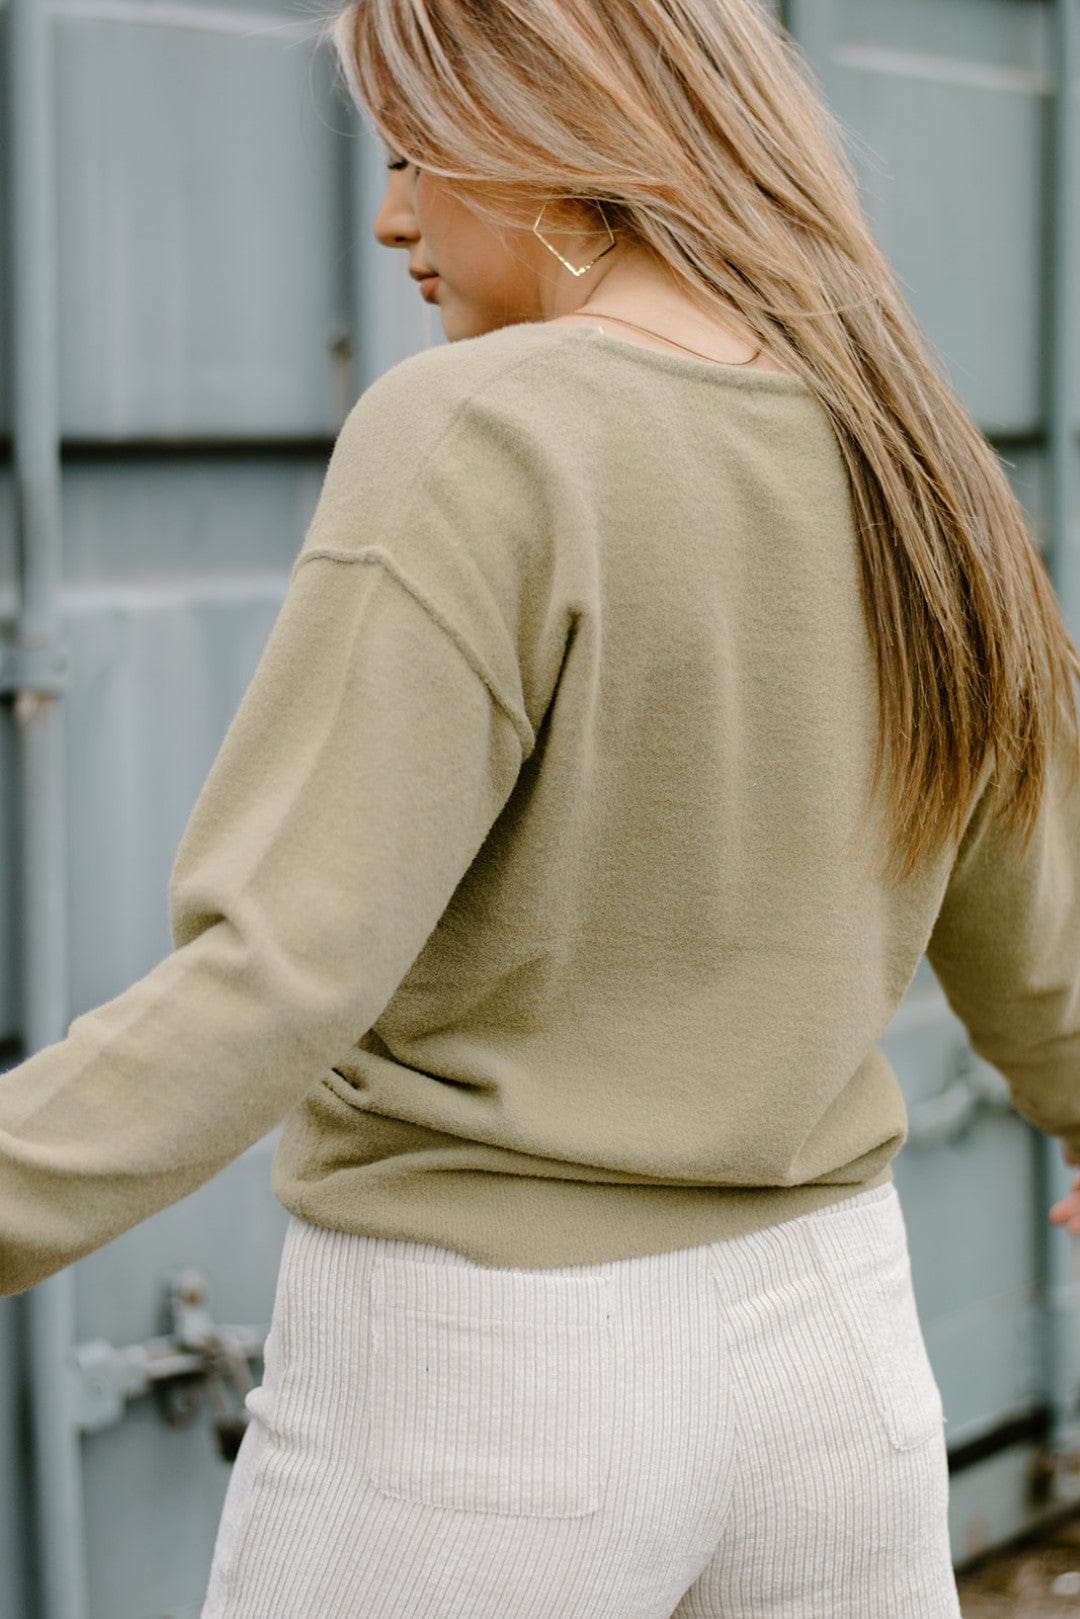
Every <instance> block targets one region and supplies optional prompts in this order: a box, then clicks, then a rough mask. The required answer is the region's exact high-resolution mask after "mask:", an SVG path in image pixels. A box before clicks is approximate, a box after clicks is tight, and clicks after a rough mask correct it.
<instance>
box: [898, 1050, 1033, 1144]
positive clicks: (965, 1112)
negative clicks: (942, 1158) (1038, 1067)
mask: <svg viewBox="0 0 1080 1619" xmlns="http://www.w3.org/2000/svg"><path fill="white" fill-rule="evenodd" d="M1011 1108H1012V1102H1011V1099H1010V1093H1009V1087H1008V1084H1007V1083H1006V1081H1005V1080H1004V1078H1003V1077H1002V1076H1001V1075H1000V1074H999V1073H998V1072H997V1070H996V1069H994V1068H991V1067H990V1065H989V1064H988V1063H984V1062H982V1061H980V1060H979V1059H978V1058H977V1057H976V1056H975V1053H974V1052H973V1051H972V1050H971V1048H970V1046H969V1045H968V1043H967V1041H966V1040H958V1041H957V1042H956V1043H955V1044H954V1046H953V1049H952V1051H951V1053H950V1055H949V1060H948V1062H947V1065H946V1083H945V1084H944V1085H943V1086H942V1088H941V1090H940V1091H937V1092H935V1094H934V1095H933V1096H925V1097H923V1098H921V1100H920V1101H918V1102H915V1103H913V1104H912V1105H911V1106H910V1107H909V1108H908V1142H909V1143H910V1144H911V1145H913V1146H921V1147H925V1146H939V1145H941V1144H943V1143H949V1142H953V1141H957V1140H959V1139H960V1138H961V1137H962V1136H963V1135H965V1134H966V1133H967V1131H969V1130H970V1129H971V1128H972V1127H973V1125H974V1124H975V1122H976V1120H977V1118H978V1116H979V1115H980V1114H981V1113H982V1112H984V1111H986V1110H988V1109H989V1110H991V1111H996V1112H1001V1113H1007V1112H1009V1111H1010V1110H1011Z"/></svg>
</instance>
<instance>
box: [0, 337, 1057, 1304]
mask: <svg viewBox="0 0 1080 1619" xmlns="http://www.w3.org/2000/svg"><path fill="white" fill-rule="evenodd" d="M876 726H877V697H876V681H875V674H874V667H873V659H872V652H871V646H870V641H869V635H868V631H867V627H866V624H865V620H864V616H863V609H862V603H861V595H860V588H859V567H858V549H857V538H856V534H855V529H854V519H853V514H852V507H851V497H850V488H849V485H848V481H847V475H846V471H845V469H844V465H843V461H842V457H841V454H840V449H839V445H838V443H837V441H836V438H835V435H834V433H833V430H832V427H831V424H830V422H829V420H828V417H827V415H826V413H825V411H824V410H823V408H822V407H821V406H820V404H819V402H818V401H817V400H816V398H815V397H814V395H813V393H812V392H811V390H810V389H809V388H808V387H807V386H806V385H805V384H804V383H803V382H802V381H801V379H799V378H797V377H794V376H791V375H788V374H781V373H776V372H769V371H763V370H746V369H739V368H735V367H727V366H722V365H716V364H710V363H708V362H707V361H704V360H697V359H694V358H692V357H690V356H683V355H681V354H675V353H668V352H662V351H659V350H654V349H646V348H643V347H641V346H640V345H638V344H635V343H632V342H629V341H627V340H625V339H623V338H616V337H612V336H610V335H609V334H607V333H604V332H601V331H599V330H596V329H593V328H589V327H582V328H573V327H565V326H562V327H557V328H553V327H550V326H548V325H546V324H545V323H543V322H538V323H526V324H522V325H515V326H510V327H504V328H501V329H498V330H496V331H493V332H490V333H487V334H484V335H482V336H480V337H477V338H471V339H466V340H463V341H459V342H457V343H452V344H443V345H440V346H437V347H435V348H432V349H429V350H425V351H423V352H421V353H419V354H416V355H413V356H410V357H409V358H407V359H406V360H404V361H402V362H400V363H399V364H397V365H395V366H393V367H392V368H391V369H390V370H388V371H387V372H386V373H385V374H384V375H383V376H381V377H380V378H379V379H378V380H377V381H376V382H375V383H374V384H373V385H372V386H371V387H369V388H368V389H366V390H365V392H364V393H363V395H362V396H361V398H360V399H359V400H358V402H357V403H356V404H355V405H354V407H353V409H352V410H351V411H350V413H349V415H348V418H347V420H346V421H345V423H344V426H343V427H342V430H341V432H340V435H339V437H338V441H337V443H336V445H335V448H334V452H333V455H332V456H331V459H330V463H329V466H328V468H327V472H326V476H325V479H324V483H323V487H322V491H321V495H320V498H319V501H318V504H317V507H316V510H315V513H314V516H313V518H312V520H311V523H310V525H309V528H308V531H307V533H306V535H305V536H304V538H303V541H302V544H301V546H300V549H299V554H298V556H297V559H296V563H295V567H294V570H293V573H292V577H291V580H290V585H289V589H288V592H287V595H286V598H285V601H284V603H283V606H282V609H281V612H280V614H279V616H278V619H277V621H276V623H275V626H274V628H273V630H272V632H271V635H270V637H269V640H268V642H267V645H266V647H265V650H264V653H263V656H262V658H261V660H260V662H259V665H258V667H257V670H256V672H255V674H254V677H253V679H252V681H251V684H250V686H249V688H248V690H247V692H246V694H245V696H244V698H243V701H242V703H241V705H240V707H239V709H238V711H237V713H236V715H235V717H234V719H233V722H232V724H231V726H230V727H229V730H228V732H227V734H226V736H225V739H224V741H223V743H222V746H221V749H220V751H219V753H218V756H217V758H216V760H215V762H214V764H213V767H212V769H211V772H210V774H209V776H208V778H207V781H206V783H205V786H204V788H203V790H202V792H201V794H200V796H199V798H198V801H197V803H196V805H195V807H194V810H193V811H192V814H191V817H190V819H189V821H188V824H187V827H186V829H185V832H184V835H183V838H182V841H181V844H180V847H179V850H178V852H177V855H176V860H175V864H174V867H173V871H172V876H171V880H170V884H169V895H168V898H169V906H170V920H171V926H172V938H173V945H174V948H173V950H172V951H171V953H170V954H168V955H167V956H166V957H165V958H164V959H163V960H162V961H161V962H160V963H159V964H158V965H157V966H155V967H154V968H153V969H152V970H151V971H150V972H148V973H147V974H146V975H145V976H144V977H143V978H141V979H140V980H139V981H138V982H137V983H136V984H135V985H133V986H132V987H131V988H129V989H127V990H126V991H125V992H124V993H122V994H121V995H119V996H117V997H116V998H115V999H113V1000H110V1001H109V1002H107V1003H106V1004H105V1005H103V1006H100V1007H98V1008H96V1009H94V1010H91V1011H89V1012H86V1013H84V1014H82V1015H80V1016H78V1017H76V1018H75V1020H74V1021H73V1022H72V1024H71V1026H70V1029H69V1031H68V1034H67V1036H66V1038H65V1039H64V1040H61V1041H59V1042H57V1043H56V1044H54V1045H51V1046H49V1047H47V1048H45V1049H44V1050H42V1051H40V1052H38V1053H36V1054H35V1055H33V1056H31V1057H30V1058H29V1059H28V1060H27V1061H25V1062H23V1063H21V1064H19V1065H18V1066H17V1067H15V1068H13V1069H12V1070H10V1071H9V1072H8V1073H7V1074H6V1075H4V1076H3V1078H2V1080H0V1292H4V1293H13V1292H19V1291H21V1290H23V1289H25V1288H28V1287H30V1286H31V1285H33V1284H34V1283H36V1282H38V1281H40V1280H41V1279H42V1278H44V1277H46V1276H48V1275H50V1274H51V1273H53V1272H55V1271H56V1270H58V1269H60V1268H61V1267H62V1266H64V1265H67V1264H69V1263H70V1262H71V1261H73V1260H75V1259H78V1258H79V1257H81V1256H82V1255H84V1254H87V1253H89V1252H91V1251H92V1250H93V1249H95V1248H97V1247H99V1246H100V1245H101V1244H103V1243H105V1242H107V1241H109V1240H110V1239H111V1238H113V1237H115V1236H117V1235H119V1234H120V1233H121V1232H123V1231H125V1230H126V1229H128V1228H129V1227H131V1226H133V1225H135V1224H136V1223H138V1222H139V1221H141V1220H143V1219H145V1218H146V1217H147V1216H149V1215H151V1214H153V1213H154V1212H156V1211H157V1210H159V1209H162V1208H164V1207H166V1206H167V1205H169V1204H171V1203H174V1202H176V1201H177V1200H179V1199H180V1198H182V1197H184V1196H185V1195H187V1194H188V1193H190V1192H192V1191H193V1190H195V1188H197V1187H198V1186H200V1185H202V1184H203V1183H204V1182H206V1181H207V1180H209V1179H210V1177H211V1176H213V1175H215V1174H217V1173H218V1172H219V1171H220V1170H221V1169H223V1168H224V1167H225V1166H226V1165H227V1164H228V1163H230V1162H231V1161H232V1160H233V1159H235V1158H236V1157H237V1156H238V1155H239V1154H240V1153H241V1152H243V1151H244V1150H245V1149H246V1148H247V1147H249V1146H251V1145H252V1144H253V1143H254V1142H256V1141H257V1140H259V1139H260V1138H261V1137H262V1136H264V1135H265V1134H267V1133H268V1132H269V1131H271V1130H272V1129H274V1128H275V1127H276V1126H278V1125H281V1126H282V1129H281V1134H280V1138H279V1140H278V1143H277V1146H276V1153H275V1158H274V1164H273V1188H274V1191H275V1193H276V1195H277V1197H278V1198H279V1199H280V1201H281V1203H282V1204H283V1205H284V1206H285V1208H286V1209H288V1210H290V1211H291V1212H292V1213H294V1214H296V1215H298V1216H299V1217H301V1218H302V1219H304V1220H306V1221H309V1222H312V1223H314V1224H317V1225H322V1226H325V1227H329V1228H332V1229H337V1230H340V1231H343V1232H353V1233H357V1234H368V1235H372V1236H379V1237H384V1238H398V1239H401V1240H414V1241H422V1242H430V1243H438V1244H440V1245H442V1246H444V1247H447V1248H450V1249H453V1250H456V1251H458V1252H460V1253H461V1254H462V1255H465V1256H468V1257H470V1258H472V1259H473V1260H475V1261H476V1262H478V1263H481V1264H485V1265H491V1266H502V1267H507V1266H509V1267H514V1266H522V1267H530V1268H544V1267H556V1266H565V1265H572V1264H586V1263H592V1262H595V1261H599V1260H616V1259H623V1258H629V1257H633V1256H636V1255H643V1254H649V1253H661V1252H668V1251H671V1250H675V1249H679V1248H684V1247H692V1246H695V1245H697V1244H700V1243H705V1242H714V1241H719V1240H722V1239H723V1238H725V1237H729V1236H736V1235H739V1234H742V1233H746V1232H749V1231H752V1230H756V1229H760V1228H764V1227H767V1226H769V1225H772V1224H775V1223H777V1222H780V1221H783V1220H787V1219H790V1218H792V1217H794V1216H797V1215H799V1214H801V1213H804V1212H807V1211H809V1210H812V1209H816V1208H819V1207H823V1206H825V1205H827V1204H829V1203H831V1202H834V1201H837V1200H841V1199H843V1198H845V1197H850V1196H851V1195H853V1194H854V1193H857V1192H859V1191H861V1190H863V1189H866V1188H871V1187H874V1186H876V1185H879V1184H883V1183H884V1182H885V1181H888V1180H891V1179H892V1170H891V1167H890V1165H891V1161H892V1159H893V1158H894V1157H895V1155H896V1153H897V1152H898V1151H899V1150H900V1148H901V1146H902V1145H903V1142H904V1140H905V1134H906V1129H907V1121H906V1113H905V1107H904V1100H903V1095H902V1092H901V1090H900V1086H899V1084H898V1081H897V1077H896V1075H895V1073H894V1071H893V1069H892V1068H891V1066H890V1064H889V1062H888V1060H887V1059H886V1057H885V1056H884V1054H883V1053H882V1051H881V1050H880V1049H879V1046H878V1044H877V1041H878V1040H879V1038H880V1036H881V1034H882V1032H883V1031H884V1030H885V1028H886V1026H887V1025H888V1023H889V1022H890V1020H891V1018H892V1017H893V1014H894V1013H895V1012H896V1010H897V1008H898V1006H899V1005H900V1002H901V1000H902V998H903V996H904V994H905V991H906V990H907V988H908V985H909V984H910V982H911V979H912V978H913V976H914V974H915V971H916V968H917V966H918V964H919V961H920V959H921V957H922V956H923V954H924V952H925V953H927V954H928V955H929V957H930V961H931V963H932V965H933V967H934V968H935V970H936V972H937V974H938V976H939V978H940V980H941V982H942V985H943V988H944V990H945V993H946V995H947V996H948V998H949V1001H950V1003H951V1004H952V1006H953V1007H954V1009H955V1010H956V1011H957V1013H958V1014H959V1016H960V1017H961V1018H962V1019H963V1021H964V1023H965V1024H966V1026H967V1028H968V1030H969V1032H970V1035H971V1039H972V1043H973V1046H974V1048H975V1050H976V1051H977V1052H979V1053H980V1054H981V1055H982V1056H984V1057H985V1058H987V1059H988V1060H989V1061H990V1062H991V1063H993V1064H994V1065H995V1066H997V1067H998V1068H999V1069H1000V1071H1001V1072H1002V1073H1003V1074H1004V1075H1005V1077H1006V1078H1007V1080H1008V1081H1009V1083H1010V1087H1011V1091H1012V1094H1013V1097H1014V1100H1015V1103H1016V1106H1017V1109H1018V1110H1019V1111H1020V1112H1021V1113H1023V1114H1024V1116H1025V1117H1026V1118H1027V1119H1028V1120H1029V1121H1031V1122H1032V1123H1034V1124H1036V1125H1037V1126H1039V1127H1040V1128H1042V1129H1044V1130H1046V1131H1048V1132H1049V1133H1051V1134H1057V1135H1060V1136H1062V1137H1063V1138H1064V1139H1066V1140H1067V1141H1069V1142H1070V1144H1071V1145H1072V1147H1073V1149H1074V1151H1076V1152H1077V1153H1078V1154H1080V906H1078V905H1077V879H1078V871H1080V792H1076V791H1073V792H1071V793H1066V791H1065V787H1064V764H1065V761H1064V758H1063V757H1058V758H1055V761H1054V767H1053V770H1052V773H1051V781H1050V788H1049V791H1048V793H1047V796H1046V799H1045V801H1044V807H1043V811H1042V814H1041V817H1040V821H1039V825H1038V829H1037V832H1036V836H1035V838H1034V840H1033V842H1032V844H1031V846H1030V849H1029V850H1028V853H1027V855H1026V856H1025V858H1023V859H1022V860H1021V859H1020V858H1019V857H1018V853H1017V846H1016V845H1015V844H1013V843H1011V842H1005V841H1003V834H1002V833H1001V831H1000V829H999V823H998V821H997V819H996V818H995V817H994V816H993V815H992V813H991V812H992V810H993V808H994V804H995V787H996V783H995V780H994V778H993V777H992V776H991V775H990V774H989V772H988V773H987V774H986V777H985V785H984V787H983V789H982V790H981V791H980V793H979V795H978V797H977V799H976V800H975V801H974V803H973V805H972V806H971V809H970V815H969V820H968V823H967V829H966V832H965V834H964V837H963V841H962V842H961V844H960V845H959V848H958V849H955V850H950V851H947V853H946V854H945V855H943V856H942V858H941V859H940V860H939V861H938V862H936V863H935V864H933V865H927V866H926V867H925V868H924V869H922V870H921V871H920V872H919V873H918V874H917V875H916V876H915V877H914V878H912V879H911V880H910V881H909V882H908V883H906V884H905V885H904V886H903V887H902V888H901V889H899V890H892V891H890V890H889V889H887V888H886V886H885V885H884V883H883V882H882V881H881V880H880V879H878V878H876V877H874V876H872V875H871V874H870V870H869V859H868V858H863V856H864V853H867V854H868V851H864V850H863V849H861V848H860V847H859V846H858V845H857V844H855V845H853V844H852V839H853V838H854V835H855V828H856V822H857V820H858V817H859V814H860V812H861V811H862V809H863V807H864V804H865V802H866V793H867V791H868V783H869V770H870V764H871V760H872V753H873V742H874V736H875V731H876Z"/></svg>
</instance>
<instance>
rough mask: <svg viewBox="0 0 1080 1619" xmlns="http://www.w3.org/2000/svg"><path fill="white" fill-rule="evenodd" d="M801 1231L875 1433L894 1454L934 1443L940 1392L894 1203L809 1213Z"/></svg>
mask: <svg viewBox="0 0 1080 1619" xmlns="http://www.w3.org/2000/svg"><path fill="white" fill-rule="evenodd" d="M806 1229H807V1230H808V1231H809V1232H810V1235H811V1239H812V1241H813V1243H814V1246H815V1248H816V1250H817V1252H818V1255H819V1258H820V1260H821V1264H822V1270H823V1273H824V1275H825V1277H826V1280H827V1283H828V1284H829V1286H830V1288H831V1297H832V1300H833V1302H834V1305H835V1307H836V1310H837V1312H838V1314H839V1316H840V1319H841V1321H842V1322H843V1325H844V1328H845V1331H846V1335H847V1337H848V1338H849V1340H850V1342H851V1343H852V1345H853V1347H854V1350H855V1358H856V1361H857V1363H858V1365H859V1368H860V1370H861V1372H862V1373H863V1376H864V1377H865V1380H866V1383H867V1386H868V1389H869V1393H870V1395H871V1398H872V1401H873V1405H874V1408H875V1409H876V1411H877V1413H878V1416H879V1417H880V1420H881V1426H882V1430H883V1432H884V1434H885V1436H886V1438H887V1439H888V1441H889V1443H890V1444H891V1445H892V1446H893V1448H894V1449H895V1450H914V1449H916V1448H917V1447H918V1446H920V1445H925V1444H928V1443H929V1442H930V1441H931V1440H932V1439H934V1438H940V1437H941V1435H942V1432H943V1430H944V1426H945V1417H944V1407H943V1404H942V1399H941V1391H940V1389H939V1388H938V1385H937V1380H936V1378H935V1377H934V1370H933V1367H932V1366H931V1364H930V1357H929V1355H928V1354H927V1351H926V1343H925V1340H924V1338H923V1333H922V1326H921V1323H920V1321H919V1314H918V1308H917V1306H916V1303H915V1294H914V1291H913V1288H912V1280H911V1260H910V1256H909V1254H908V1247H907V1233H906V1229H905V1226H904V1220H903V1213H902V1210H901V1208H900V1204H899V1202H898V1201H897V1200H896V1199H895V1198H886V1199H882V1200H879V1201H877V1202H866V1203H863V1204H862V1205H861V1206H859V1207H857V1208H851V1209H844V1208H829V1209H827V1210H825V1211H822V1216H821V1217H820V1218H818V1217H816V1216H814V1215H811V1216H810V1217H809V1218H808V1219H807V1220H806Z"/></svg>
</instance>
